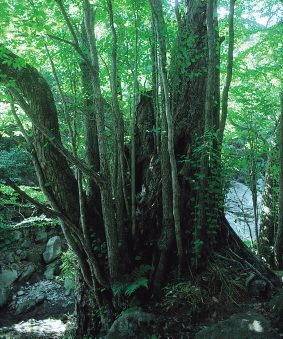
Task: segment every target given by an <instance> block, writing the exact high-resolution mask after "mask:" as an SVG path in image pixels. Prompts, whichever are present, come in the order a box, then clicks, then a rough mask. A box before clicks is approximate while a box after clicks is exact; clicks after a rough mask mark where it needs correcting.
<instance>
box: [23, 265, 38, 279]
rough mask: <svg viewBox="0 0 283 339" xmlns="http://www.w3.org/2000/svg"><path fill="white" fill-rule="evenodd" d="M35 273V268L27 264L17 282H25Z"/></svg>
mask: <svg viewBox="0 0 283 339" xmlns="http://www.w3.org/2000/svg"><path fill="white" fill-rule="evenodd" d="M35 271H36V266H35V264H33V263H29V264H28V265H27V266H26V267H25V269H24V271H23V273H22V274H21V275H20V278H19V281H27V280H28V279H29V278H30V277H31V276H32V275H33V273H34V272H35Z"/></svg>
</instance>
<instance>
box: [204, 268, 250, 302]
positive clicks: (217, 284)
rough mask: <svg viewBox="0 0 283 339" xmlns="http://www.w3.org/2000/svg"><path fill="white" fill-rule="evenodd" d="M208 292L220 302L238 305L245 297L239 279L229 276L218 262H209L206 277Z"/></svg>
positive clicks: (243, 287) (226, 270) (244, 290)
mask: <svg viewBox="0 0 283 339" xmlns="http://www.w3.org/2000/svg"><path fill="white" fill-rule="evenodd" d="M206 280H207V281H208V283H209V285H208V288H209V291H210V293H211V294H212V295H214V296H217V298H218V299H219V301H220V302H228V303H234V304H238V302H239V301H240V300H241V299H243V298H244V297H245V295H246V288H245V286H244V285H243V283H242V282H241V281H240V279H235V277H233V276H231V275H230V274H229V271H228V269H227V267H224V266H223V265H222V264H220V263H218V262H210V264H209V266H208V275H207V277H206Z"/></svg>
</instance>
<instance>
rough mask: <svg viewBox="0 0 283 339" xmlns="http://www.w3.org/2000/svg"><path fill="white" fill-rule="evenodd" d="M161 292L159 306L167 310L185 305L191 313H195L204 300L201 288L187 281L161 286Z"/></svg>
mask: <svg viewBox="0 0 283 339" xmlns="http://www.w3.org/2000/svg"><path fill="white" fill-rule="evenodd" d="M163 292H164V296H163V298H162V301H161V307H162V308H165V309H167V310H169V309H174V310H180V308H181V307H186V308H189V309H190V311H191V313H195V312H197V311H199V310H200V309H201V307H202V305H203V302H204V301H203V295H202V291H201V288H200V287H199V286H198V285H197V284H192V283H191V282H187V281H185V282H179V283H173V284H169V285H167V286H166V287H164V288H163Z"/></svg>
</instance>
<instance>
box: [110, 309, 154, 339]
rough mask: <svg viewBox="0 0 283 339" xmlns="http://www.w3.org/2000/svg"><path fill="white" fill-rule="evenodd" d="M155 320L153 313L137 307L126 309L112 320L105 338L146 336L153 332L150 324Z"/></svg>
mask: <svg viewBox="0 0 283 339" xmlns="http://www.w3.org/2000/svg"><path fill="white" fill-rule="evenodd" d="M155 321H156V317H155V316H154V315H153V314H151V313H146V312H143V311H142V310H141V309H139V308H138V309H136V308H135V309H133V311H131V310H128V311H126V312H123V313H122V314H121V315H120V317H119V318H117V319H116V320H115V321H114V323H113V324H112V326H111V327H110V330H109V331H108V333H107V335H106V337H105V338H106V339H117V338H146V337H148V336H149V335H150V334H153V333H152V332H153V330H152V324H153V323H154V322H155Z"/></svg>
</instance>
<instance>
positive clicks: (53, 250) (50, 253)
mask: <svg viewBox="0 0 283 339" xmlns="http://www.w3.org/2000/svg"><path fill="white" fill-rule="evenodd" d="M61 253H62V246H61V239H60V237H58V236H55V237H52V238H50V239H49V240H48V242H47V245H46V249H45V251H44V253H43V259H44V262H45V263H46V264H49V263H51V262H52V261H54V260H55V259H57V258H58V257H60V255H61Z"/></svg>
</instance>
